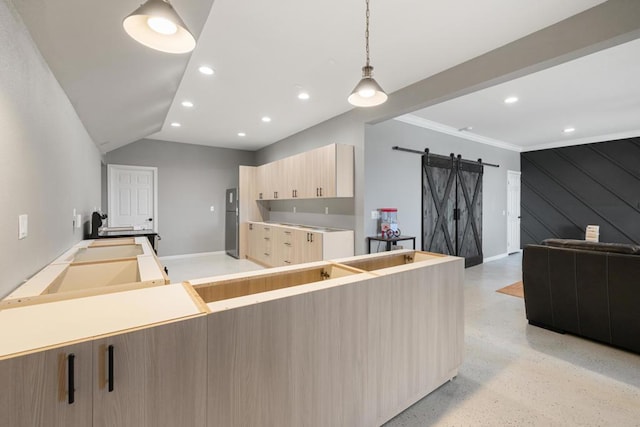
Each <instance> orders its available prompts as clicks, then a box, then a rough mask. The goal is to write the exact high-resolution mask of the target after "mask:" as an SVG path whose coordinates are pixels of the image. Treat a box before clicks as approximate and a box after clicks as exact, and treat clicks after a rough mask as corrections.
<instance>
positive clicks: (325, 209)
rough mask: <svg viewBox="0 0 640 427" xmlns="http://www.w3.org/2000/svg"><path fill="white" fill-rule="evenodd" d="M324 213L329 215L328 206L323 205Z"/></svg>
mask: <svg viewBox="0 0 640 427" xmlns="http://www.w3.org/2000/svg"><path fill="white" fill-rule="evenodd" d="M324 214H325V215H329V206H325V207H324Z"/></svg>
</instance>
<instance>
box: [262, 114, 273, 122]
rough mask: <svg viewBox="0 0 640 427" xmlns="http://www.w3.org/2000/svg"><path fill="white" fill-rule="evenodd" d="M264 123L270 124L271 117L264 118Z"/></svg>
mask: <svg viewBox="0 0 640 427" xmlns="http://www.w3.org/2000/svg"><path fill="white" fill-rule="evenodd" d="M262 121H263V122H265V123H269V122H270V121H271V117H268V116H264V117H263V118H262Z"/></svg>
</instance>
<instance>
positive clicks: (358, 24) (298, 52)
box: [14, 0, 638, 152]
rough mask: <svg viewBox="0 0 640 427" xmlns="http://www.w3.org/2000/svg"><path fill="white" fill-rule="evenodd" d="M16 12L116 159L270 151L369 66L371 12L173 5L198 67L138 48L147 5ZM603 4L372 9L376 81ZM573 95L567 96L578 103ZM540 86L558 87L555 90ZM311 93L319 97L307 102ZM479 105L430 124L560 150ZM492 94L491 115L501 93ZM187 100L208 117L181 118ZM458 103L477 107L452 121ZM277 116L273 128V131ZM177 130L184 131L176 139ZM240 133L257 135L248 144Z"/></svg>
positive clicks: (422, 72) (392, 82)
mask: <svg viewBox="0 0 640 427" xmlns="http://www.w3.org/2000/svg"><path fill="white" fill-rule="evenodd" d="M14 2H15V4H16V7H17V9H18V11H19V12H20V14H21V15H22V16H23V19H24V21H25V23H26V25H27V27H28V28H29V29H30V32H31V34H32V36H33V37H34V40H35V41H36V43H37V45H38V47H39V49H40V51H41V52H42V54H43V56H44V57H45V59H46V61H47V63H48V64H49V66H50V67H51V69H52V71H53V73H54V75H55V76H56V77H57V78H58V81H60V83H61V86H62V87H63V89H64V90H65V91H66V93H67V95H68V96H69V98H70V100H71V102H72V103H73V104H74V107H75V108H76V110H77V111H78V115H79V116H80V118H81V120H82V121H83V123H84V124H85V127H86V128H87V130H88V131H89V133H90V134H91V136H92V137H93V138H94V141H95V142H96V144H97V145H98V146H99V147H100V149H101V150H102V151H103V152H107V151H111V150H113V149H115V148H118V147H120V146H122V145H125V144H128V143H130V142H133V141H136V140H138V139H140V138H143V137H150V138H154V139H162V140H169V141H177V142H185V143H193V144H202V145H210V146H218V147H229V148H238V149H248V150H255V149H258V148H261V147H263V146H266V145H268V144H271V143H273V142H276V141H278V140H280V139H283V138H285V137H287V136H289V135H292V134H294V133H296V132H298V131H301V130H303V129H305V128H308V127H310V126H313V125H315V124H317V123H320V122H322V121H324V120H327V119H329V118H331V117H333V116H336V115H338V114H341V113H343V112H346V111H348V110H349V109H351V106H350V105H349V104H348V103H347V101H346V98H347V96H348V94H349V93H350V92H351V90H352V89H353V87H354V86H355V84H356V83H357V82H358V80H359V79H360V68H361V67H362V66H363V65H364V34H363V32H364V1H363V0H349V1H345V0H324V1H322V2H303V1H300V0H280V1H278V2H264V1H258V0H215V2H213V0H205V1H198V2H194V1H188V0H173V1H172V4H173V5H174V7H175V9H176V10H177V11H178V13H179V14H180V15H181V16H182V18H183V20H184V21H185V22H186V23H187V25H189V27H190V28H191V30H192V31H193V32H194V33H196V36H197V39H198V44H197V46H196V49H195V50H194V52H193V53H192V54H191V55H190V56H189V55H171V54H164V53H160V52H155V51H152V50H150V49H148V48H145V47H144V46H141V45H138V44H137V43H136V42H134V41H132V40H131V39H129V38H128V36H126V34H125V33H124V31H123V30H122V26H121V21H122V19H123V18H124V17H125V16H126V15H127V14H128V13H130V12H131V11H132V10H134V9H135V8H136V7H137V6H138V2H137V1H134V0H110V1H109V2H102V1H98V0H66V1H65V2H55V5H49V4H48V3H47V2H42V1H41V0H14ZM600 3H603V0H563V1H561V2H559V1H557V0H536V1H531V0H484V1H482V2H480V1H477V0H457V1H455V2H453V1H442V0H394V1H389V0H387V1H380V0H372V2H371V39H370V43H371V62H372V65H373V66H374V67H375V77H376V79H377V81H378V82H379V83H380V84H381V85H382V86H383V88H385V90H386V91H387V92H388V93H392V92H394V91H396V90H399V89H401V88H403V87H405V86H408V85H410V84H412V83H414V82H417V81H420V80H422V79H424V78H427V77H429V76H431V75H433V74H436V73H438V72H441V71H443V70H446V69H448V68H450V67H453V66H455V65H457V64H460V63H462V62H464V61H467V60H469V59H471V58H474V57H476V56H479V55H481V54H483V53H486V52H488V51H491V50H493V49H495V48H497V47H499V46H502V45H505V44H507V43H509V42H511V41H514V40H516V39H518V38H521V37H523V36H525V35H527V34H530V33H532V32H535V31H537V30H540V29H542V28H544V27H547V26H549V25H552V24H554V23H556V22H559V21H561V20H563V19H566V18H568V17H570V16H572V15H575V14H577V13H579V12H581V11H584V10H586V9H588V8H591V7H593V6H596V5H598V4H600ZM211 4H212V6H211ZM207 16H208V17H207ZM205 21H206V22H205ZM200 29H202V31H201V33H200ZM198 35H199V37H198ZM634 57H635V58H638V55H637V53H636V54H634ZM585 60H588V58H585ZM202 64H207V65H210V66H212V67H213V68H214V69H215V71H216V73H215V75H214V76H211V77H207V76H204V75H202V74H200V73H199V72H198V71H197V68H198V67H199V66H200V65H202ZM588 66H589V67H593V66H592V65H588ZM593 72H594V73H596V72H597V70H593ZM545 73H553V70H547V71H545ZM532 77H533V76H532ZM582 77H583V73H582V72H579V73H577V76H576V77H575V80H574V83H575V86H576V87H579V86H582V85H580V84H579V81H578V80H579V79H580V78H582ZM625 78H626V79H627V80H628V75H627V77H625ZM621 79H622V78H621ZM533 84H541V83H533ZM570 86H571V85H569V84H568V83H565V84H563V85H560V86H559V87H557V86H554V87H557V90H562V92H563V93H567V91H569V90H570V89H569V88H570ZM539 87H542V88H549V87H550V86H548V82H545V83H544V84H543V85H542V86H539ZM513 88H514V89H513V90H516V89H515V86H514V87H513ZM582 88H584V86H582ZM598 88H599V87H596V88H593V90H594V91H595V90H597V89H598ZM300 89H302V90H306V91H308V92H309V94H310V96H311V99H309V100H308V101H300V100H298V99H297V97H296V95H297V93H298V91H299V90H300ZM484 92H485V91H483V92H482V93H484ZM519 94H522V95H521V99H522V101H521V103H520V104H519V105H517V106H514V107H516V108H519V109H520V110H519V111H523V110H524V109H525V108H528V106H533V105H539V104H538V102H541V101H539V100H538V101H533V99H534V98H533V96H534V95H538V96H539V95H543V94H544V95H546V96H547V97H548V98H547V101H546V102H549V99H551V101H554V96H553V95H554V94H553V93H551V91H549V92H547V91H545V90H537V91H533V92H532V93H529V92H526V91H522V92H519ZM476 95H477V96H479V97H482V94H481V93H478V94H474V95H470V96H469V97H464V98H459V99H457V100H453V101H449V102H448V103H445V104H441V107H442V108H443V110H442V111H439V112H437V111H436V110H432V109H433V108H436V107H437V106H436V107H431V109H427V110H425V111H423V112H421V113H419V114H420V115H421V116H423V117H428V118H429V119H430V120H442V121H443V122H444V123H447V124H450V126H454V127H455V126H460V127H463V126H469V125H472V126H475V127H476V129H479V130H478V132H481V133H482V134H485V131H484V130H482V129H483V126H485V125H486V129H487V130H486V135H487V136H490V137H491V138H495V139H500V140H504V141H507V142H511V143H514V144H516V143H523V144H529V145H531V144H537V143H539V141H541V140H544V141H547V140H548V138H549V134H545V135H541V136H540V138H542V139H534V138H529V139H526V140H524V139H523V140H522V141H523V142H519V141H520V140H519V139H518V137H517V136H515V135H516V131H517V128H519V127H520V126H517V125H516V124H515V123H514V122H515V120H512V121H510V122H509V123H513V124H511V125H510V126H506V125H505V124H504V122H499V123H497V124H492V123H491V120H492V118H491V117H488V115H487V114H480V113H485V112H486V111H485V108H486V106H482V105H481V104H479V103H481V102H482V98H478V99H477V100H475V101H474V99H475V98H474V96H476ZM486 96H488V97H489V98H488V101H487V100H485V101H484V102H485V103H486V102H493V99H494V98H491V97H492V96H493V97H496V96H497V97H498V98H497V99H498V100H499V99H500V97H501V96H502V95H501V94H499V93H495V94H493V95H486ZM466 98H469V99H470V101H469V106H466V104H465V102H464V99H466ZM637 99H638V97H637V96H636V97H635V99H634V100H632V101H627V102H629V103H633V102H635V100H637ZM183 100H190V101H192V102H193V103H194V104H195V107H193V108H191V109H186V108H185V107H182V106H181V102H182V101H183ZM618 100H620V98H618ZM452 102H460V103H461V104H465V106H455V107H451V109H450V111H449V112H447V111H446V108H447V106H448V105H449V103H452ZM576 102H577V101H576ZM554 103H555V101H554V102H552V105H553V104H554ZM634 105H635V104H634ZM636 106H637V105H636ZM498 107H502V105H498ZM498 107H495V108H496V109H498ZM531 108H533V107H531ZM456 110H459V111H460V112H461V113H460V115H457V114H456ZM546 110H549V111H546ZM551 110H552V109H550V108H549V109H540V108H538V110H537V115H536V116H535V119H536V120H544V117H545V113H547V116H551V115H552V114H551ZM264 115H269V116H270V117H271V118H272V119H273V120H272V122H271V123H268V124H266V123H263V122H261V120H260V119H261V117H262V116H264ZM476 115H481V117H482V120H477V119H476V118H475V116H476ZM553 115H557V112H554V113H553ZM436 116H437V117H441V118H440V119H438V118H436ZM485 116H486V117H485ZM472 118H473V119H474V120H473V121H472V120H471V119H472ZM569 118H570V117H569ZM569 118H568V119H569ZM504 121H508V120H506V119H505V120H504ZM591 121H593V120H591ZM172 122H180V123H181V124H182V126H181V127H180V128H173V127H171V126H170V123H172ZM459 122H462V123H463V125H458V124H457V123H459ZM494 122H495V120H494ZM563 125H564V124H563ZM579 125H580V123H578V122H575V127H576V128H579ZM500 126H501V127H502V130H500V129H498V127H500ZM580 129H582V128H580ZM474 131H475V129H474ZM534 131H535V128H534ZM238 132H246V134H247V136H246V137H244V138H241V137H238V136H237V133H238ZM528 133H531V128H530V129H529V130H528ZM576 134H577V132H576ZM557 139H558V138H557V137H556V138H554V139H553V140H557Z"/></svg>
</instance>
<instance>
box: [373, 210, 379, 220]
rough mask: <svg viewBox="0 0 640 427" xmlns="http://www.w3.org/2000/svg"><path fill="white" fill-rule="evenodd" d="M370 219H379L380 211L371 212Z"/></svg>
mask: <svg viewBox="0 0 640 427" xmlns="http://www.w3.org/2000/svg"><path fill="white" fill-rule="evenodd" d="M371 219H380V211H371Z"/></svg>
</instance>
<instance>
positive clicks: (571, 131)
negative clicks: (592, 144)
mask: <svg viewBox="0 0 640 427" xmlns="http://www.w3.org/2000/svg"><path fill="white" fill-rule="evenodd" d="M575 131H576V128H564V130H563V132H564V133H573V132H575Z"/></svg>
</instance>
